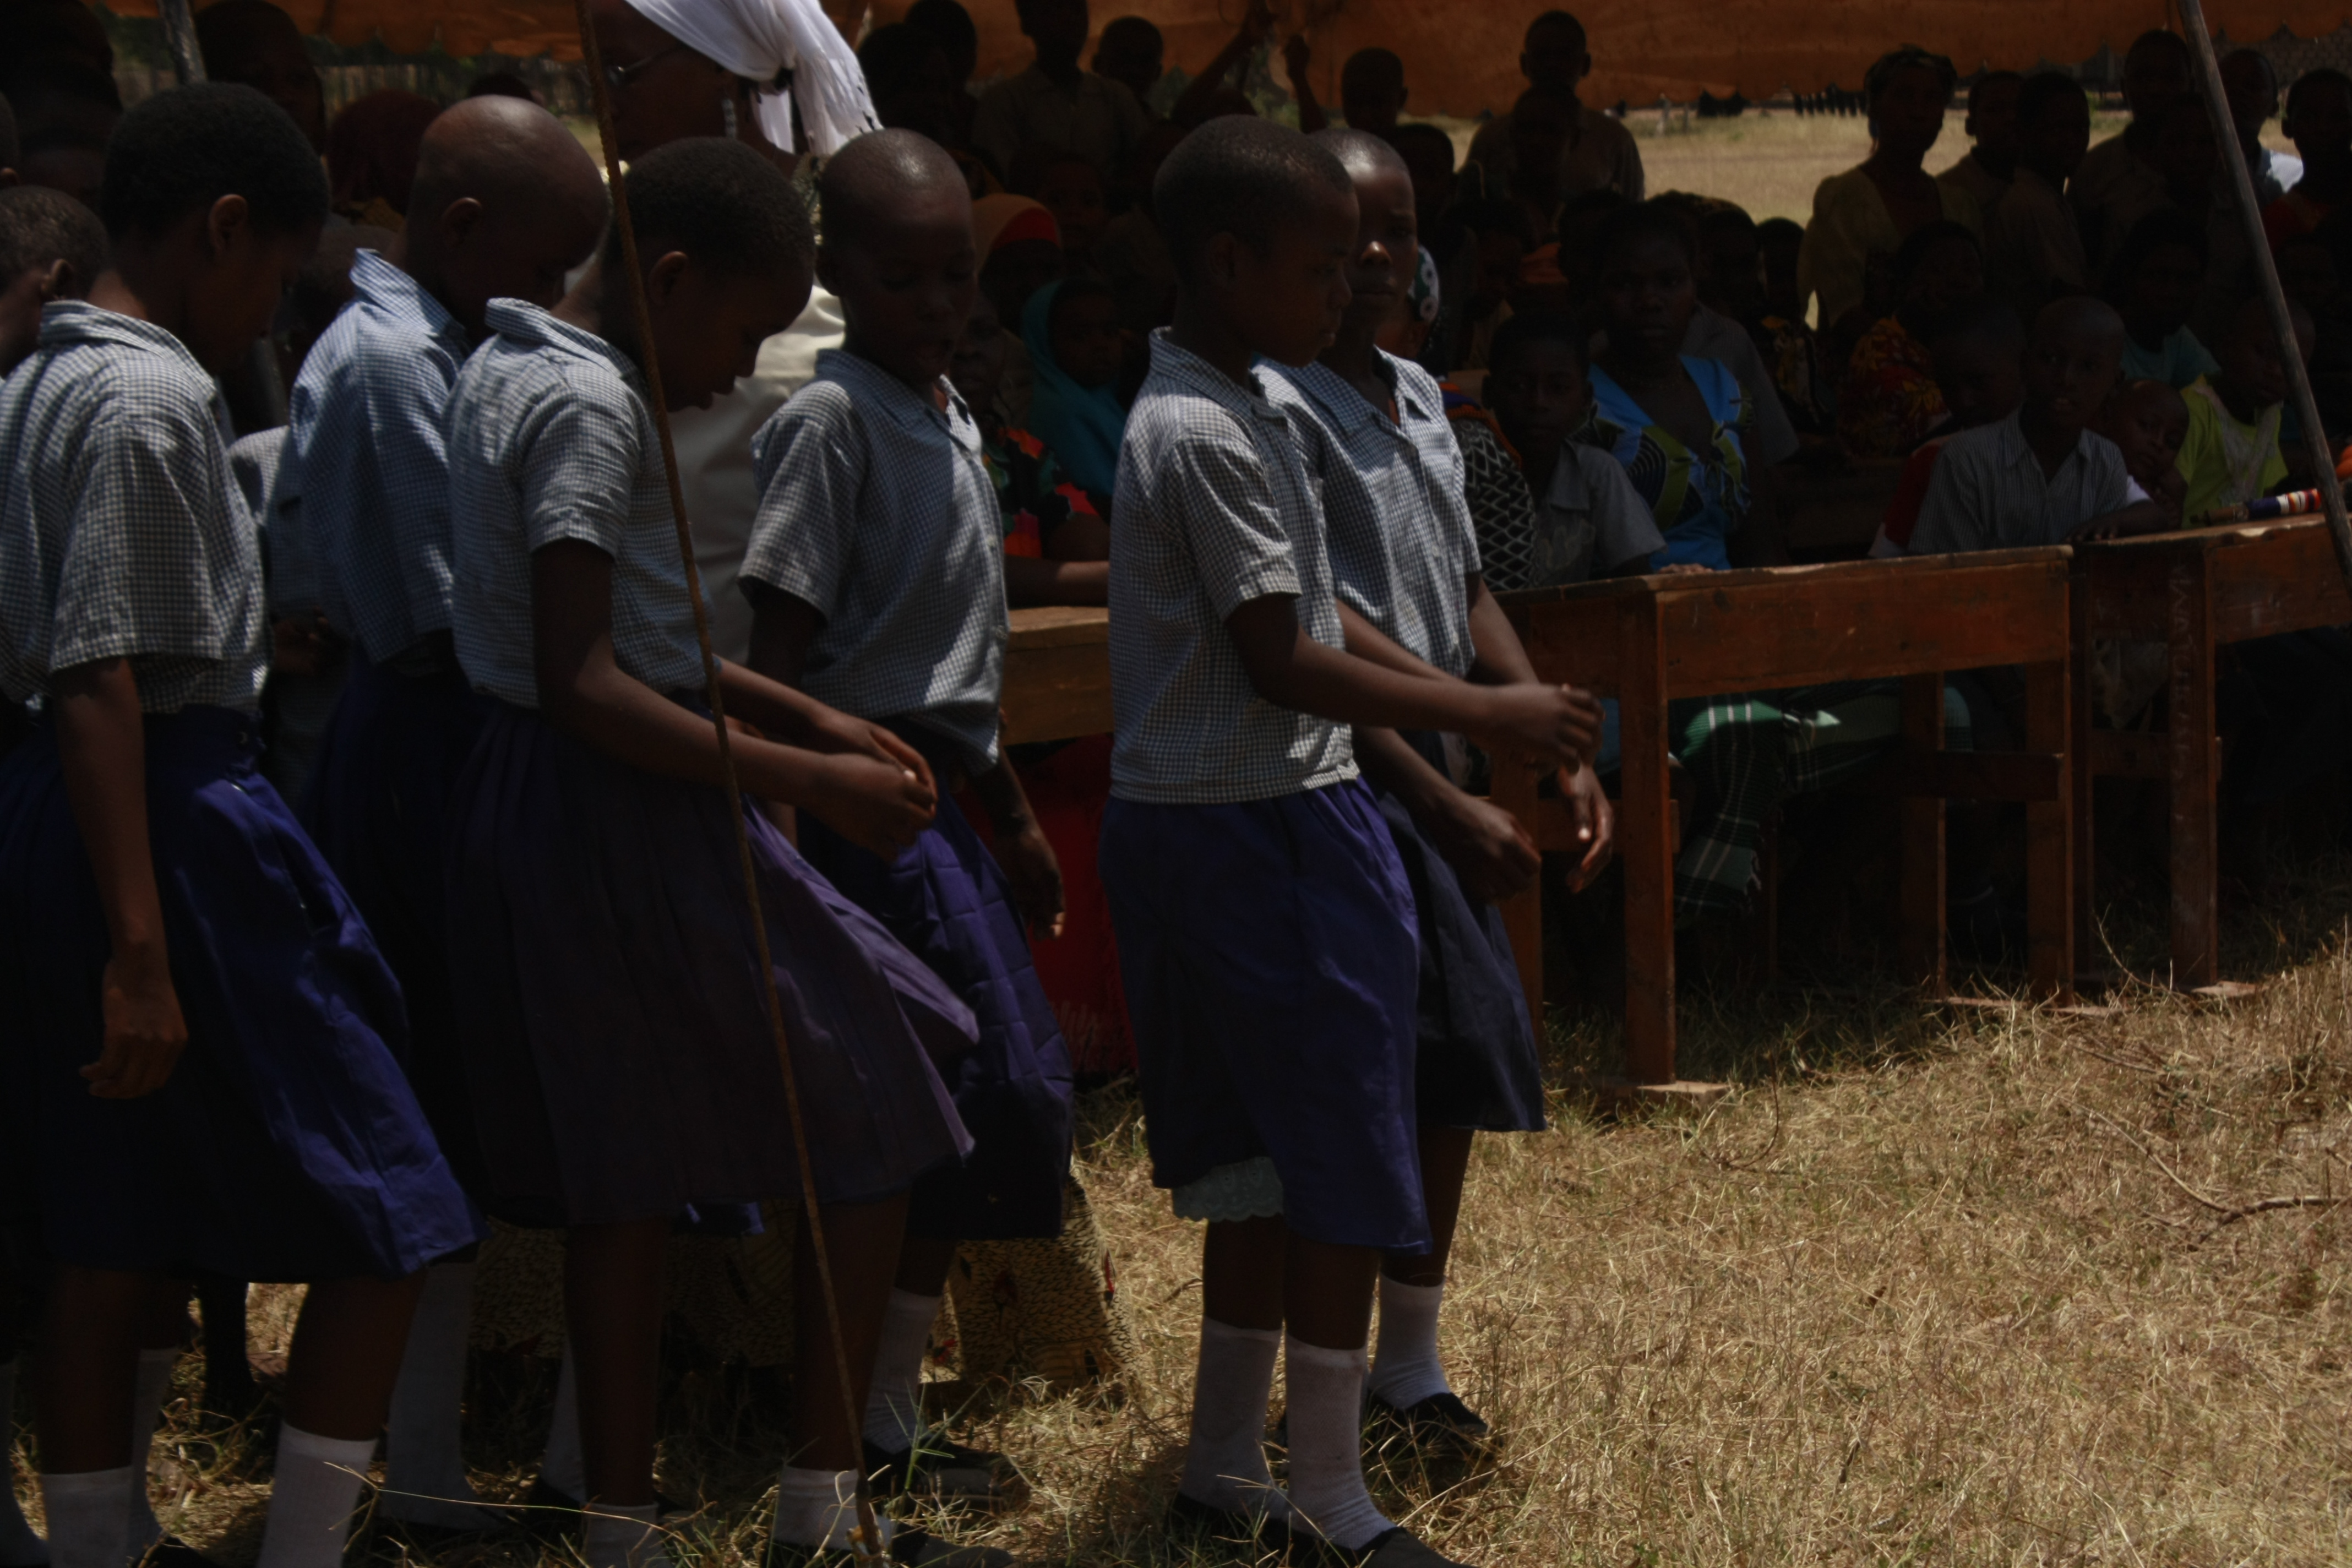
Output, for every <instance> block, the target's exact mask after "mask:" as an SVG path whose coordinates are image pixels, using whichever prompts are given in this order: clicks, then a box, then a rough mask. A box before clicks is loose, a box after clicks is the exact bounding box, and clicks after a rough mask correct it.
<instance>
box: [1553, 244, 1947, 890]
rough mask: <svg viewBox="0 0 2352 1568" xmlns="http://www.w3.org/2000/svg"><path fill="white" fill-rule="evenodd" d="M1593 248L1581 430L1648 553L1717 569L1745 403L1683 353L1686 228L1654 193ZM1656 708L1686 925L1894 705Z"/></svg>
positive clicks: (1728, 546)
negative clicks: (1681, 774) (1641, 514)
mask: <svg viewBox="0 0 2352 1568" xmlns="http://www.w3.org/2000/svg"><path fill="white" fill-rule="evenodd" d="M1594 255H1595V266H1596V276H1597V279H1598V289H1597V293H1596V301H1595V302H1596V304H1597V306H1598V309H1599V312H1600V317H1601V327H1602V329H1603V330H1604V331H1606V332H1607V334H1608V347H1607V348H1606V350H1604V351H1603V352H1602V353H1601V354H1600V355H1599V356H1598V358H1597V362H1596V363H1594V365H1593V366H1592V370H1591V379H1592V386H1593V392H1594V395H1595V397H1596V401H1597V403H1598V408H1597V410H1596V412H1595V415H1594V418H1593V422H1592V424H1591V426H1590V428H1589V431H1588V433H1587V435H1586V436H1585V437H1584V438H1585V439H1587V440H1590V441H1591V442H1593V443H1594V444H1595V445H1596V446H1599V447H1601V448H1602V449H1604V450H1606V451H1608V452H1609V453H1610V454H1611V455H1612V457H1614V458H1615V459H1616V460H1617V462H1618V463H1619V464H1620V465H1621V466H1622V468H1624V470H1625V473H1626V475H1627V477H1628V478H1629V479H1632V481H1633V488H1634V490H1635V491H1636V492H1637V493H1638V494H1639V495H1640V496H1641V498H1642V500H1643V505H1644V506H1645V507H1646V508H1647V509H1648V510H1649V512H1650V514H1651V518H1652V521H1654V523H1655V524H1656V526H1657V529H1658V531H1659V533H1660V534H1661V535H1662V536H1663V538H1664V548H1663V549H1661V550H1659V551H1657V552H1655V553H1654V554H1653V555H1652V557H1651V564H1652V566H1653V568H1654V569H1655V568H1658V567H1672V566H1676V565H1695V566H1697V567H1699V568H1702V569H1712V570H1718V571H1719V570H1722V569H1725V568H1727V567H1728V566H1730V565H1731V564H1732V563H1733V555H1732V551H1733V549H1734V547H1735V545H1737V546H1738V547H1739V548H1740V550H1741V551H1742V553H1743V554H1744V553H1746V552H1748V551H1749V550H1752V549H1753V548H1754V546H1753V545H1751V544H1749V543H1748V542H1747V539H1746V537H1745V536H1746V535H1747V534H1748V528H1747V527H1746V526H1745V525H1746V524H1747V522H1748V512H1749V510H1750V508H1751V505H1752V502H1751V500H1750V494H1749V489H1748V473H1749V467H1748V458H1747V455H1746V451H1745V448H1744V446H1743V441H1744V438H1745V437H1746V435H1747V433H1748V426H1749V421H1750V417H1751V416H1750V415H1749V413H1748V407H1749V405H1748V399H1747V397H1746V396H1745V395H1744V393H1743V392H1742V390H1741V387H1740V384H1739V382H1738V379H1737V378H1736V377H1734V376H1733V375H1732V374H1731V373H1730V372H1729V371H1727V370H1726V369H1725V368H1724V367H1723V366H1722V365H1721V364H1719V363H1716V362H1715V361H1712V360H1701V359H1693V358H1690V357H1688V356H1687V355H1685V354H1684V353H1682V344H1683V342H1684V340H1685V336H1686V335H1687V333H1688V331H1689V329H1690V317H1691V312H1692V311H1693V310H1695V309H1696V307H1697V299H1696V289H1695V285H1694V283H1693V279H1692V255H1693V240H1692V237H1691V231H1690V229H1689V227H1688V226H1687V225H1686V224H1685V223H1684V222H1683V220H1682V218H1681V217H1680V216H1678V215H1677V214H1675V213H1674V212H1673V211H1671V210H1670V209H1668V208H1665V207H1662V206H1661V205H1658V204H1657V203H1655V202H1652V203H1647V204H1644V205H1640V206H1633V207H1628V208H1626V209H1625V210H1624V211H1622V212H1621V213H1619V214H1618V215H1617V216H1616V217H1615V218H1613V219H1612V221H1611V223H1610V225H1609V226H1608V227H1606V228H1605V229H1604V230H1603V231H1602V233H1601V237H1600V240H1599V243H1598V244H1597V246H1596V247H1595V253H1594ZM1667 722H1668V727H1669V733H1670V736H1671V739H1672V742H1673V750H1674V752H1675V755H1676V756H1677V757H1679V758H1680V759H1681V760H1682V762H1683V763H1684V765H1685V767H1686V768H1688V769H1689V771H1690V773H1691V774H1692V776H1693V778H1694V779H1695V780H1696V783H1697V784H1698V785H1699V804H1698V806H1697V809H1696V812H1695V813H1694V815H1693V816H1692V818H1691V822H1690V825H1689V826H1688V828H1687V829H1686V830H1685V836H1684V841H1683V847H1682V851H1681V853H1680V854H1679V855H1678V856H1677V858H1676V859H1675V922H1676V924H1677V925H1681V926H1690V925H1695V924H1696V923H1697V922H1699V921H1702V920H1705V919H1706V918H1707V917H1709V916H1713V915H1738V914H1742V913H1744V912H1745V911H1746V910H1747V908H1748V890H1749V888H1750V886H1751V885H1752V883H1753V881H1754V878H1755V874H1756V856H1757V852H1758V850H1759V847H1760V846H1761V844H1762V842H1763V821H1764V816H1765V815H1766V813H1768V812H1769V810H1770V809H1771V808H1772V807H1773V806H1775V805H1778V804H1779V803H1780V801H1781V800H1783V799H1786V798H1787V797H1789V796H1790V795H1799V794H1804V793H1807V792H1810V791H1812V790H1817V789H1822V788H1825V787H1827V786H1828V785H1830V784H1834V783H1836V782H1837V781H1839V780H1841V779H1843V778H1847V777H1851V776H1852V775H1853V774H1854V773H1858V772H1860V771H1862V770H1863V769H1864V768H1867V767H1869V766H1870V765H1871V764H1872V763H1874V761H1875V760H1876V759H1877V758H1878V756H1879V755H1880V754H1881V753H1882V752H1884V751H1885V749H1886V748H1887V747H1888V746H1889V745H1891V744H1893V743H1894V742H1895V736H1896V735H1897V734H1898V732H1899V731H1900V725H1901V712H1900V702H1899V699H1898V697H1897V695H1896V693H1895V689H1894V688H1893V687H1891V686H1888V685H1886V684H1885V683H1883V682H1881V683H1875V684H1872V683H1853V682H1849V683H1843V684H1837V685H1828V686H1815V687H1805V688H1800V689H1792V690H1787V691H1770V692H1758V693H1752V694H1746V695H1742V696H1738V697H1733V698H1722V699H1717V698H1698V699H1692V700H1686V701H1677V702H1675V703H1674V704H1672V705H1671V706H1670V707H1669V709H1668V710H1667Z"/></svg>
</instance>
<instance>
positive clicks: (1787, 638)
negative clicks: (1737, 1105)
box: [1494, 536, 2325, 1084]
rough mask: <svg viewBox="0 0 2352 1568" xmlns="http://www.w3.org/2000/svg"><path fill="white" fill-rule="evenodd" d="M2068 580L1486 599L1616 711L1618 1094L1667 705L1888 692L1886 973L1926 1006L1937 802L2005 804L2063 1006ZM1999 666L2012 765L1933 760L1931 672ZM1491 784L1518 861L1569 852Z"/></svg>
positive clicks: (1532, 979)
mask: <svg viewBox="0 0 2352 1568" xmlns="http://www.w3.org/2000/svg"><path fill="white" fill-rule="evenodd" d="M2321 547H2322V548H2323V549H2324V548H2325V542H2324V536H2323V543H2322V546H2321ZM2068 573H2069V563H2068V560H2067V552H2066V551H2064V550H2063V549H2058V550H2017V551H2000V552H1985V553H1981V554H1974V555H1945V556H1927V557H1920V558H1914V559H1905V560H1892V561H1856V562H1848V563H1838V564H1834V565H1825V566H1782V567H1773V568H1769V569H1765V570H1759V571H1745V572H1715V573H1709V574H1706V575H1704V576H1673V577H1665V576H1653V577H1638V578H1630V579H1622V580H1619V581H1615V582H1608V583H1592V584H1583V585H1581V586H1579V587H1574V588H1559V589H1538V590H1534V591H1531V592H1528V593H1520V594H1512V595H1505V597H1504V601H1503V602H1504V605H1505V606H1506V608H1507V610H1508V612H1509V614H1510V616H1511V618H1512V621H1513V623H1514V624H1515V625H1516V626H1517V627H1518V630H1519V635H1520V637H1522V638H1524V639H1525V640H1526V642H1527V646H1528V655H1529V657H1530V658H1532V659H1533V660H1534V663H1535V667H1536V669H1537V671H1538V673H1539V674H1541V675H1542V676H1544V677H1545V678H1546V679H1554V680H1562V681H1568V682H1570V683H1573V684H1575V685H1578V686H1582V687H1585V688H1587V689H1591V690H1593V691H1596V692H1598V693H1599V694H1601V695H1602V696H1606V697H1615V698H1616V699H1617V700H1618V702H1619V707H1620V733H1621V736H1622V747H1623V752H1624V763H1623V773H1622V781H1623V782H1622V790H1621V800H1620V804H1619V805H1618V813H1617V854H1618V858H1619V859H1621V860H1622V861H1623V862H1624V863H1625V983H1626V984H1625V1054H1626V1065H1627V1070H1628V1073H1629V1075H1630V1076H1631V1077H1632V1078H1633V1080H1634V1081H1635V1082H1636V1083H1639V1084H1669V1083H1672V1082H1673V1081H1674V1080H1675V911H1674V885H1675V883H1674V878H1675V851H1674V845H1673V840H1672V837H1671V833H1670V817H1669V812H1668V805H1669V801H1668V795H1667V787H1666V750H1667V744H1668V739H1669V737H1668V735H1667V731H1666V704H1667V702H1668V701H1669V700H1672V699H1675V698H1681V697H1704V696H1712V695H1717V694H1721V693H1729V692H1738V691H1757V690H1763V689H1771V688H1777V687H1790V686H1804V685H1811V684H1815V683H1819V682H1826V681H1835V680H1861V679H1885V678H1888V677H1902V678H1905V680H1904V694H1903V702H1904V735H1905V745H1904V747H1903V749H1902V751H1901V752H1900V753H1899V754H1898V755H1897V757H1896V758H1895V763H1894V765H1892V766H1891V767H1889V768H1888V769H1886V770H1885V776H1884V779H1883V787H1885V788H1886V789H1888V790H1891V791H1892V792H1894V793H1896V794H1899V795H1904V796H1905V797H1906V799H1905V803H1904V806H1903V887H1904V891H1903V921H1902V927H1903V942H1902V951H1903V954H1904V958H1905V962H1906V966H1907V967H1908V968H1910V969H1911V971H1912V972H1913V973H1914V974H1915V975H1916V977H1917V978H1918V979H1919V980H1921V981H1922V982H1924V983H1926V984H1931V985H1937V986H1940V984H1941V983H1942V979H1943V973H1944V872H1943V836H1944V805H1943V803H1944V801H1945V800H1947V799H2023V800H2026V801H2027V802H2028V805H2027V818H2028V823H2029V836H2030V845H2029V856H2030V866H2031V869H2030V873H2029V875H2030V878H2031V882H2030V889H2029V917H2030V927H2031V931H2030V938H2029V947H2028V956H2029V964H2030V968H2031V971H2032V979H2033V984H2034V987H2035V989H2036V990H2037V991H2040V992H2042V993H2043V994H2049V995H2053V996H2059V997H2063V996H2065V995H2067V994H2069V993H2070V991H2071V988H2072V986H2073V983H2074V916H2073V910H2072V888H2071V885H2070V877H2071V872H2072V868H2073V858H2072V851H2071V847H2070V845H2069V838H2068V827H2069V816H2070V811H2069V800H2070V792H2069V787H2068V784H2067V782H2066V761H2065V748H2066V739H2067V712H2068V710H2067V701H2066V690H2067V676H2068V671H2069V666H2068V658H2067V634H2068V615H2067V603H2068ZM2011 664H2019V665H2024V666H2026V667H2027V668H2026V684H2027V691H2028V699H2027V700H2028V708H2029V714H2028V719H2027V734H2026V741H2025V744H2026V747H2027V752H2026V753H2024V754H2021V755H2014V756H1994V755H1990V754H1987V753H1982V752H1973V753H1947V752H1944V751H1943V749H1942V748H1943V712H1944V710H1943V673H1942V672H1943V671H1946V670H1952V669H1974V668H1983V667H1987V666H1993V665H2011ZM1495 780H1496V782H1495V791H1494V800H1495V804H1496V805H1500V806H1503V807H1504V808H1505V809H1507V810H1509V811H1510V812H1512V813H1513V814H1514V815H1516V816H1518V817H1519V819H1520V820H1521V821H1522V822H1523V823H1526V824H1527V825H1528V829H1529V831H1530V832H1531V833H1533V834H1534V835H1535V837H1536V839H1537V842H1538V844H1540V845H1542V846H1544V847H1546V848H1555V849H1566V848H1568V847H1570V839H1569V837H1568V822H1567V815H1568V814H1567V811H1566V809H1565V807H1564V806H1562V805H1559V803H1558V802H1550V801H1544V802H1539V801H1538V796H1537V784H1538V774H1537V770H1536V769H1535V768H1534V767H1532V766H1530V765H1526V764H1521V765H1517V766H1505V765H1500V764H1499V763H1498V765H1497V766H1496V770H1495ZM1504 917H1505V920H1506V922H1507V925H1508V927H1509V929H1510V931H1511V937H1512V942H1513V945H1514V947H1515V948H1516V949H1517V954H1518V961H1519V974H1520V979H1521V981H1522V983H1523V984H1525V985H1526V987H1527V993H1528V1004H1529V1006H1530V1008H1531V1010H1532V1011H1533V1012H1534V1014H1535V1016H1536V1017H1538V1019H1540V1018H1541V1017H1542V1016H1543V1011H1542V1007H1543V901H1542V896H1541V894H1540V892H1539V891H1532V892H1529V893H1528V894H1525V895H1522V896H1521V897H1520V898H1517V899H1515V900H1512V901H1511V902H1510V903H1508V904H1507V905H1505V906H1504Z"/></svg>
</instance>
